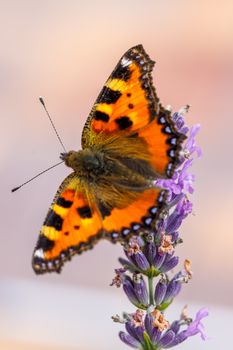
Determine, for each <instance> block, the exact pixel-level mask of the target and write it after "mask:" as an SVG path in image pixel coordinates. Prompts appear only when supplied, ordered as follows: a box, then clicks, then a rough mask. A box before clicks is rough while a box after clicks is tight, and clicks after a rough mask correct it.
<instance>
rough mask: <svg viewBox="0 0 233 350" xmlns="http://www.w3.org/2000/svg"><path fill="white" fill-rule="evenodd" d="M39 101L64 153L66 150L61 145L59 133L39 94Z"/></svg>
mask: <svg viewBox="0 0 233 350" xmlns="http://www.w3.org/2000/svg"><path fill="white" fill-rule="evenodd" d="M39 101H40V103H41V104H42V106H43V107H44V110H45V112H46V114H47V116H48V118H49V120H50V123H51V124H52V127H53V130H54V131H55V133H56V135H57V138H58V140H59V142H60V144H61V146H62V148H63V149H64V151H65V153H67V151H66V149H65V146H64V145H63V142H62V140H61V138H60V136H59V134H58V132H57V129H56V128H55V125H54V123H53V121H52V118H51V117H50V114H49V112H48V110H47V108H46V105H45V102H44V99H43V97H41V96H40V97H39Z"/></svg>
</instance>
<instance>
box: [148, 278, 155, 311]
mask: <svg viewBox="0 0 233 350" xmlns="http://www.w3.org/2000/svg"><path fill="white" fill-rule="evenodd" d="M148 287H149V303H150V305H154V290H153V277H148Z"/></svg>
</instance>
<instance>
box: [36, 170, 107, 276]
mask: <svg viewBox="0 0 233 350" xmlns="http://www.w3.org/2000/svg"><path fill="white" fill-rule="evenodd" d="M86 191H87V189H85V188H83V186H81V184H80V180H79V179H78V177H77V176H76V175H75V174H74V173H72V174H71V175H69V176H68V178H66V179H65V181H64V182H63V184H62V185H61V187H60V189H59V190H58V192H57V194H56V196H55V199H54V202H53V203H52V205H51V208H50V209H49V212H48V214H47V216H46V219H45V221H44V224H43V226H42V228H41V232H40V235H39V239H38V242H37V245H36V248H35V250H34V254H33V261H32V266H33V269H34V271H35V272H36V273H38V274H39V273H45V272H51V271H57V272H59V271H60V269H61V266H62V265H63V263H64V261H66V260H68V259H70V258H71V256H72V255H74V254H76V253H81V252H82V251H84V250H86V249H90V248H92V246H93V244H94V243H95V242H96V241H97V240H98V239H99V238H100V237H101V235H102V222H101V219H100V215H99V212H98V211H97V209H96V207H95V205H94V203H93V202H90V201H89V200H88V195H87V194H86Z"/></svg>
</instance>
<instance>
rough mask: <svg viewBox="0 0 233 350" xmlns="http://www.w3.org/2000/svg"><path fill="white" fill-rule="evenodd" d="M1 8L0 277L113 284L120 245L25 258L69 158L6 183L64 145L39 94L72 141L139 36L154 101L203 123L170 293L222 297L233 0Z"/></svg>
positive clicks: (227, 291) (215, 300)
mask: <svg viewBox="0 0 233 350" xmlns="http://www.w3.org/2000/svg"><path fill="white" fill-rule="evenodd" d="M0 8H1V9H0V45H1V47H0V109H1V114H0V115H1V127H0V142H1V147H0V159H1V163H0V164H1V167H0V171H1V184H0V186H1V230H0V231H1V233H0V235H1V236H0V237H1V238H0V239H1V244H0V273H1V276H2V281H3V282H2V283H5V282H4V281H5V280H7V279H9V278H12V279H13V280H15V279H16V280H17V281H18V282H19V284H20V282H21V281H25V280H31V282H33V281H36V283H38V281H40V283H41V286H43V284H44V283H45V282H46V283H49V284H51V285H53V287H54V286H56V285H58V286H60V285H61V284H62V285H63V286H64V287H68V286H70V285H73V286H75V287H77V288H79V287H80V286H81V287H88V288H90V290H93V293H94V290H95V289H94V288H101V290H102V291H103V293H108V294H109V293H113V294H114V293H115V290H114V289H110V288H109V282H110V281H111V278H112V276H113V269H114V267H117V266H118V263H117V258H118V256H119V255H120V254H122V252H121V248H120V246H113V245H111V244H109V243H108V242H101V243H99V244H98V246H96V248H95V249H94V250H93V251H91V252H88V253H85V254H83V255H82V256H79V257H75V258H74V259H73V261H72V263H67V265H66V266H65V267H64V269H63V272H62V274H61V275H55V274H52V275H48V276H47V275H46V276H40V277H37V276H35V275H34V273H33V271H32V269H31V265H30V264H31V254H32V251H33V248H34V245H35V242H36V240H37V236H38V232H39V229H40V226H41V224H42V222H43V220H44V216H45V215H46V212H47V209H48V207H49V205H50V202H51V200H52V198H53V196H54V194H55V192H56V190H57V187H58V186H59V184H60V183H61V181H62V180H63V178H64V176H66V175H67V174H68V173H69V170H68V169H65V167H64V166H63V165H61V166H59V167H57V168H55V169H54V170H51V171H50V172H49V173H47V174H45V175H43V176H41V177H40V178H38V179H37V180H35V181H34V182H33V183H31V184H29V185H27V186H25V188H23V189H22V190H20V191H18V192H16V193H14V194H12V193H11V192H10V190H11V188H12V187H15V186H16V185H18V184H20V183H22V182H24V181H25V180H27V179H28V178H30V177H32V176H34V175H35V174H36V173H37V172H40V171H41V170H43V169H45V168H46V167H49V166H51V165H53V164H55V163H56V162H57V161H58V157H59V153H60V152H61V151H62V149H61V147H60V145H59V144H58V141H57V139H56V137H55V135H54V133H53V130H52V128H51V127H50V125H49V122H48V120H47V117H46V115H45V113H44V111H43V110H42V107H41V105H40V104H39V102H38V96H40V95H43V96H44V98H45V100H46V102H47V107H48V109H49V111H50V114H51V115H52V117H53V120H54V123H55V124H56V127H57V130H58V131H59V133H60V135H61V137H62V140H63V142H64V144H65V145H66V147H67V148H68V149H78V148H80V135H81V132H82V127H83V124H84V122H85V120H86V118H87V115H88V113H89V111H90V109H91V107H92V104H93V102H94V101H95V98H96V96H97V94H98V93H99V91H100V89H101V87H102V85H103V83H104V82H105V80H106V78H107V77H108V76H109V74H110V73H111V70H112V69H113V68H114V66H115V64H116V63H117V61H118V60H119V58H120V56H121V55H122V54H123V53H124V52H125V51H126V50H127V49H129V48H130V47H131V46H134V45H136V44H139V43H142V44H143V46H144V47H145V49H146V51H147V52H148V53H149V55H150V56H151V58H152V59H154V60H155V61H156V66H155V69H154V73H153V76H154V81H155V85H156V88H157V92H158V95H159V97H160V99H161V101H162V103H163V104H164V105H167V104H170V105H172V107H173V109H174V110H177V109H179V108H180V107H181V106H183V105H185V104H187V103H188V104H190V105H191V110H190V112H189V114H188V116H187V123H188V124H190V125H192V124H194V123H200V124H201V126H202V128H201V132H200V135H199V136H198V143H199V144H200V146H201V147H202V149H203V154H204V155H203V157H202V158H201V159H200V160H198V161H197V162H196V163H195V165H194V167H193V172H195V175H196V183H195V188H196V189H195V194H194V196H193V201H194V212H195V215H193V216H190V217H189V219H188V220H187V221H186V223H185V224H184V225H183V228H182V236H183V238H184V244H183V245H182V246H181V247H180V248H179V254H180V255H181V261H182V259H184V258H186V257H188V258H190V259H191V260H192V262H193V271H194V278H193V280H192V281H191V283H190V284H189V285H187V286H184V289H183V292H182V294H181V296H180V300H181V302H182V303H186V302H189V304H192V302H196V303H200V305H203V304H213V305H222V304H224V305H225V306H227V307H228V308H230V307H232V306H233V303H232V294H233V281H232V273H233V263H232V259H233V254H232V251H233V250H232V249H233V248H232V247H233V229H232V215H233V210H232V207H233V206H232V198H233V186H232V182H233V178H232V176H233V173H232V170H233V160H232V159H233V156H232V149H233V143H232V132H233V131H232V130H233V121H232V120H233V115H232V99H233V95H232V88H233V65H232V62H233V17H232V14H233V2H232V1H231V0H229V1H228V0H222V1H218V0H203V1H201V0H199V1H198V0H197V1H195V0H189V1H188V0H163V1H162V0H156V1H155V0H153V1H150V0H147V1H140V0H128V1H123V0H118V1H106V0H100V1H90V0H86V1H72V0H70V1H55V0H51V1H43V0H42V1H28V0H23V1H4V0H2V1H1V2H0ZM16 285H17V283H16ZM37 285H39V286H40V284H37ZM114 295H115V294H114ZM121 296H122V294H121V293H120V292H119V291H117V297H118V298H120V297H121ZM16 301H17V300H16ZM38 302H39V300H38V299H37V297H35V303H38ZM16 304H17V303H16ZM107 311H108V310H106V313H107ZM120 311H121V310H117V312H120ZM15 312H16V313H17V308H16V311H15ZM43 312H46V311H43ZM48 312H49V310H48ZM13 338H14V337H13ZM13 338H12V339H13ZM9 348H10V347H6V349H9ZM13 348H14V349H18V348H19V347H17V345H15V347H13ZM39 348H40V349H42V347H39ZM99 348H101V346H100V345H99V347H97V349H99ZM202 348H203V349H204V346H203V345H202ZM4 349H5V348H4ZM31 349H32V347H31ZM43 349H46V348H45V347H43ZM82 349H83V348H82ZM66 350H67V349H66Z"/></svg>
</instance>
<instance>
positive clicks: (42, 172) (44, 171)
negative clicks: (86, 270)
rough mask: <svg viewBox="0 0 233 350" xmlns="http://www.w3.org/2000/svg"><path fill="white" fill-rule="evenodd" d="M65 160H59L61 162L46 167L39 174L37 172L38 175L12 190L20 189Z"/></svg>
mask: <svg viewBox="0 0 233 350" xmlns="http://www.w3.org/2000/svg"><path fill="white" fill-rule="evenodd" d="M63 162H64V161H63V160H62V161H61V162H59V163H57V164H55V165H53V166H51V167H49V168H48V169H45V170H43V171H41V172H40V173H39V174H37V175H36V176H33V177H32V178H31V179H29V180H27V181H25V182H24V183H23V184H22V185H20V186H17V187H14V188H12V190H11V192H15V191H17V190H19V189H20V188H21V187H22V186H24V185H26V184H28V183H29V182H31V181H32V180H34V179H36V178H37V177H38V176H40V175H42V174H44V173H46V171H49V170H50V169H53V168H55V167H56V166H58V165H59V164H61V163H63Z"/></svg>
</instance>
